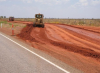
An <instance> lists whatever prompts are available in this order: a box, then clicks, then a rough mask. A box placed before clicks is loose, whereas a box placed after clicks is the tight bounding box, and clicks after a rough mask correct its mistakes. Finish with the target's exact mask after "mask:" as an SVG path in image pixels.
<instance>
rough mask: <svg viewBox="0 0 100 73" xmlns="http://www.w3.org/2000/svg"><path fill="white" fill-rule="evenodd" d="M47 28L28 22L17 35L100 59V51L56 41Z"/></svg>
mask: <svg viewBox="0 0 100 73" xmlns="http://www.w3.org/2000/svg"><path fill="white" fill-rule="evenodd" d="M46 32H47V30H46V28H41V27H33V25H31V24H27V26H26V27H25V28H23V29H22V31H21V33H20V34H18V35H17V36H18V37H20V38H22V39H23V40H29V41H31V42H38V43H41V44H52V45H54V46H57V47H61V48H62V49H66V50H69V51H71V52H75V53H79V54H81V55H84V56H88V57H92V58H96V59H100V53H98V52H95V51H94V50H91V49H89V48H85V47H80V46H77V45H74V44H69V43H65V42H63V41H58V40H57V41H56V39H55V40H53V39H50V38H48V37H47V34H49V33H46Z"/></svg>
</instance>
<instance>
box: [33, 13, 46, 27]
mask: <svg viewBox="0 0 100 73" xmlns="http://www.w3.org/2000/svg"><path fill="white" fill-rule="evenodd" d="M43 17H44V16H43V14H40V13H39V14H35V21H34V23H33V26H34V27H36V26H40V27H42V28H44V22H43Z"/></svg>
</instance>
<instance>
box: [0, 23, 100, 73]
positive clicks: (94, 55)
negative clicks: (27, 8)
mask: <svg viewBox="0 0 100 73" xmlns="http://www.w3.org/2000/svg"><path fill="white" fill-rule="evenodd" d="M12 23H23V24H27V26H26V27H25V28H23V29H22V30H21V31H20V33H18V34H17V32H16V34H17V36H18V37H19V38H21V39H23V40H25V41H26V42H27V43H30V44H31V45H32V46H33V47H34V48H36V49H40V50H41V51H43V52H45V53H47V54H49V55H51V56H53V57H55V58H57V59H59V60H61V61H63V62H65V63H66V64H68V65H70V66H73V67H75V68H77V69H79V70H82V71H84V72H85V73H100V45H99V44H100V30H99V29H100V27H89V26H88V27H87V26H75V25H74V26H73V25H64V24H48V23H45V27H44V28H42V27H33V25H32V22H24V21H14V22H12ZM0 30H1V29H0ZM6 30H7V29H6Z"/></svg>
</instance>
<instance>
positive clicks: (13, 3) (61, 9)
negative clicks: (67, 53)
mask: <svg viewBox="0 0 100 73" xmlns="http://www.w3.org/2000/svg"><path fill="white" fill-rule="evenodd" d="M37 13H41V14H44V17H45V18H100V0H0V16H6V17H9V16H14V17H15V18H34V16H35V14H37Z"/></svg>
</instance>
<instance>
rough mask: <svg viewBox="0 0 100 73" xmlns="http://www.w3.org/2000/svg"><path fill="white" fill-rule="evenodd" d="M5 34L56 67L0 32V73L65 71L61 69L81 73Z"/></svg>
mask: <svg viewBox="0 0 100 73" xmlns="http://www.w3.org/2000/svg"><path fill="white" fill-rule="evenodd" d="M3 35H5V34H3ZM5 36H7V37H9V38H10V39H12V40H14V41H16V42H17V43H19V44H21V45H23V46H25V47H27V48H28V49H29V50H31V51H34V52H35V53H37V54H39V55H42V57H44V58H46V59H47V60H49V61H51V62H52V63H53V64H55V65H57V66H58V67H56V66H54V65H52V64H50V63H48V62H47V61H45V60H43V59H41V58H40V57H38V56H36V55H34V54H32V53H31V52H29V51H27V50H25V49H23V48H22V47H20V46H19V45H17V44H15V43H14V42H12V41H10V40H8V39H7V38H5V37H4V36H2V35H1V33H0V73H65V72H64V71H63V70H61V69H64V70H65V71H68V72H69V73H83V72H81V71H79V70H77V69H75V68H73V67H70V66H68V65H66V64H65V63H62V62H60V61H59V60H57V59H55V58H53V57H51V56H49V55H46V54H44V53H42V52H40V51H39V50H36V49H34V48H32V47H30V46H28V45H27V44H23V43H21V42H20V41H18V40H16V39H14V38H12V37H10V36H8V35H5ZM59 67H60V68H61V69H60V68H59Z"/></svg>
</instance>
